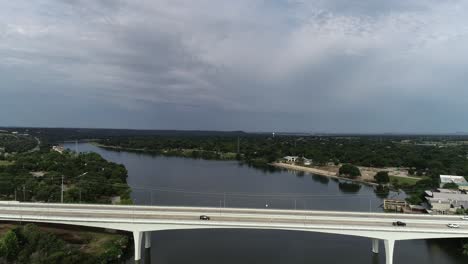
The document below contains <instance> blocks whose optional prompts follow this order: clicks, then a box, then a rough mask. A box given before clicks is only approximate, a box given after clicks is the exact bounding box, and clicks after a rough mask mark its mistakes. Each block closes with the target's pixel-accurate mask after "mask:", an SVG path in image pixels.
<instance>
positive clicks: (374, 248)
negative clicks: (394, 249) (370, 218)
mask: <svg viewBox="0 0 468 264" xmlns="http://www.w3.org/2000/svg"><path fill="white" fill-rule="evenodd" d="M372 252H374V254H379V240H378V239H376V238H373V239H372Z"/></svg>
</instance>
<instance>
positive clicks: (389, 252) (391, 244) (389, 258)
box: [384, 239, 395, 264]
mask: <svg viewBox="0 0 468 264" xmlns="http://www.w3.org/2000/svg"><path fill="white" fill-rule="evenodd" d="M384 244H385V257H386V262H385V263H386V264H393V250H394V249H395V240H391V239H386V240H385V241H384Z"/></svg>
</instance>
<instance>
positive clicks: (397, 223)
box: [392, 221, 406, 226]
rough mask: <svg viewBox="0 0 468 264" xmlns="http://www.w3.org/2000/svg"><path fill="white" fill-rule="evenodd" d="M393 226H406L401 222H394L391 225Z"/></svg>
mask: <svg viewBox="0 0 468 264" xmlns="http://www.w3.org/2000/svg"><path fill="white" fill-rule="evenodd" d="M392 224H393V225H394V226H406V223H404V222H401V221H396V222H393V223H392Z"/></svg>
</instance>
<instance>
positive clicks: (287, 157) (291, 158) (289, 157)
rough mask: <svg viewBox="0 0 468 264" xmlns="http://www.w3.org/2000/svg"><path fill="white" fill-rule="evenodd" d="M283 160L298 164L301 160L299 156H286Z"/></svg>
mask: <svg viewBox="0 0 468 264" xmlns="http://www.w3.org/2000/svg"><path fill="white" fill-rule="evenodd" d="M283 159H284V160H286V161H287V162H296V161H297V160H298V159H299V157H298V156H286V157H284V158H283Z"/></svg>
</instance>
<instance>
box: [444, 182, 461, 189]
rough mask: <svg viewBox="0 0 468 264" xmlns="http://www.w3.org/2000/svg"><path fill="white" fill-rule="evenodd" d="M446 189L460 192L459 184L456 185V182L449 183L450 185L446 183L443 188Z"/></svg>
mask: <svg viewBox="0 0 468 264" xmlns="http://www.w3.org/2000/svg"><path fill="white" fill-rule="evenodd" d="M442 187H443V188H444V189H455V190H458V184H456V183H454V182H449V183H446V184H444V185H443V186H442Z"/></svg>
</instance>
